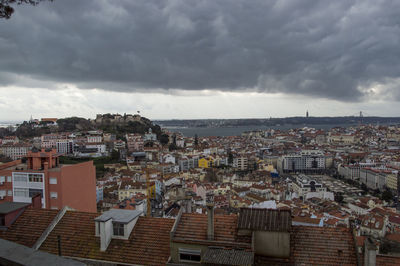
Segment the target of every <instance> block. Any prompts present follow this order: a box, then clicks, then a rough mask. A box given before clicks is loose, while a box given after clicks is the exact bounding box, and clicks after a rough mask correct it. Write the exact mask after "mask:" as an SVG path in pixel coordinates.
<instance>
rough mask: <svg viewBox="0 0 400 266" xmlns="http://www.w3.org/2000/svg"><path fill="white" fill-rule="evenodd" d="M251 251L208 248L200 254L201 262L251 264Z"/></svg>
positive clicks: (252, 257) (252, 256) (252, 258)
mask: <svg viewBox="0 0 400 266" xmlns="http://www.w3.org/2000/svg"><path fill="white" fill-rule="evenodd" d="M253 260H254V255H253V253H252V252H248V251H244V250H234V249H222V248H209V249H208V250H207V251H206V252H205V253H204V255H203V256H202V259H201V262H202V263H210V264H217V265H243V266H244V265H253Z"/></svg>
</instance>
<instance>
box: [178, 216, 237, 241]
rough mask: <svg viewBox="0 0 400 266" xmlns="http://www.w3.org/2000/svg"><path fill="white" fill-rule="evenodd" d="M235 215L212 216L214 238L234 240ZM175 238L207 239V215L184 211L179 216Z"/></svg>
mask: <svg viewBox="0 0 400 266" xmlns="http://www.w3.org/2000/svg"><path fill="white" fill-rule="evenodd" d="M236 225H237V215H215V216H214V240H215V241H226V242H235V241H236V240H237V226H236ZM174 237H175V238H181V239H196V240H207V215H206V214H197V213H184V214H182V216H181V219H180V221H179V224H178V227H177V230H176V232H175V235H174Z"/></svg>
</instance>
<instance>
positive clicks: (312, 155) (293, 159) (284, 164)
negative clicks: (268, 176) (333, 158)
mask: <svg viewBox="0 0 400 266" xmlns="http://www.w3.org/2000/svg"><path fill="white" fill-rule="evenodd" d="M325 157H326V156H325V155H324V154H323V153H322V151H320V150H304V151H302V152H301V153H300V154H295V155H284V156H282V157H280V158H279V159H278V163H277V166H278V170H279V171H280V172H281V173H282V172H283V173H287V172H308V171H321V170H324V169H325V168H326V163H325V162H326V158H325Z"/></svg>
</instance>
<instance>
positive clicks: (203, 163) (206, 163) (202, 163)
mask: <svg viewBox="0 0 400 266" xmlns="http://www.w3.org/2000/svg"><path fill="white" fill-rule="evenodd" d="M212 166H213V159H212V158H211V157H209V158H201V159H199V168H210V167H212Z"/></svg>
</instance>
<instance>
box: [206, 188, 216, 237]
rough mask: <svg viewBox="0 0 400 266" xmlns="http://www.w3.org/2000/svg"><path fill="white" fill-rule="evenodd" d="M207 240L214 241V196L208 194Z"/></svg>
mask: <svg viewBox="0 0 400 266" xmlns="http://www.w3.org/2000/svg"><path fill="white" fill-rule="evenodd" d="M206 203H207V204H206V205H207V239H208V240H214V194H213V193H207V195H206Z"/></svg>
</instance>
